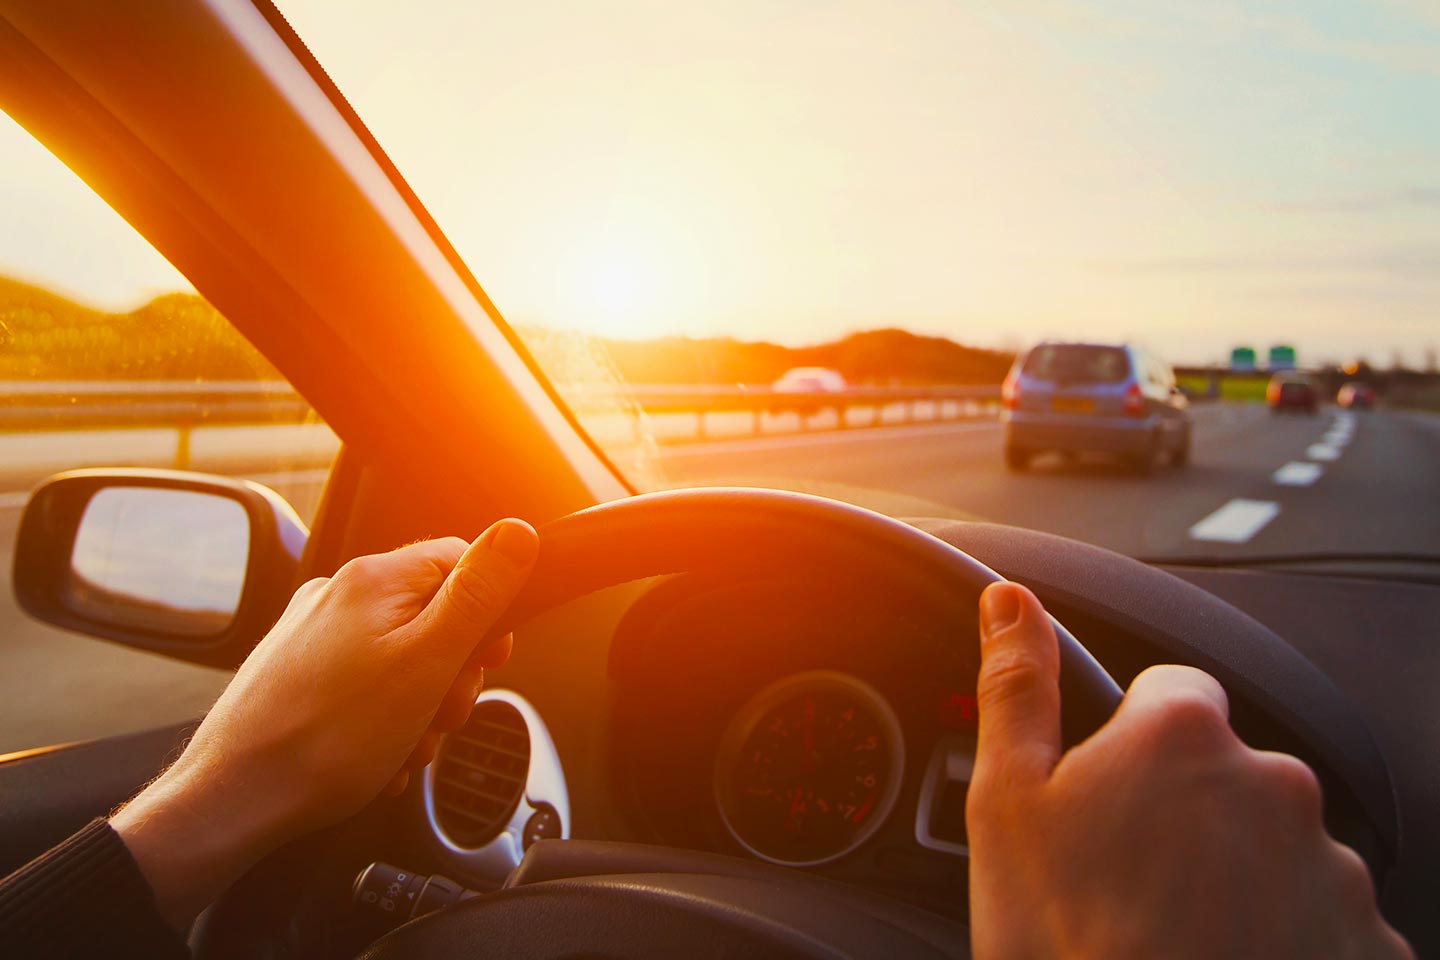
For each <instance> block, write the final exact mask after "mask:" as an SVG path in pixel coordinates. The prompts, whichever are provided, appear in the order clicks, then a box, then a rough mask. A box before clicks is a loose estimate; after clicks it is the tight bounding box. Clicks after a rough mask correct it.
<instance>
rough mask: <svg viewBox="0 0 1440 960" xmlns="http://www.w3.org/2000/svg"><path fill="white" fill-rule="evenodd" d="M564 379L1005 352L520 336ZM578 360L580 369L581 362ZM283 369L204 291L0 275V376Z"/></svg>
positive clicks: (913, 380)
mask: <svg viewBox="0 0 1440 960" xmlns="http://www.w3.org/2000/svg"><path fill="white" fill-rule="evenodd" d="M522 336H523V337H524V339H526V340H527V342H529V343H530V344H531V346H532V348H533V349H534V350H535V352H536V354H537V356H538V357H539V358H540V360H541V362H542V365H544V366H545V368H546V369H547V370H549V371H550V372H551V374H552V376H554V377H556V378H557V379H559V380H568V379H573V378H574V377H572V374H579V375H580V378H582V379H583V378H584V373H583V371H579V370H577V369H573V368H575V367H576V366H577V365H576V363H574V362H573V358H574V357H576V356H580V355H581V354H583V355H584V358H585V359H586V360H587V364H588V365H591V366H593V362H595V361H598V362H599V363H600V364H602V365H603V366H608V367H611V368H613V369H615V370H616V371H618V372H619V373H620V375H621V376H623V377H624V378H625V379H626V380H628V381H630V382H632V383H677V384H709V383H715V384H734V383H752V384H753V383H771V382H773V381H774V380H775V379H776V378H778V377H779V376H780V375H781V374H782V373H784V372H785V371H786V370H789V369H790V368H792V367H810V366H815V367H829V368H831V369H834V370H838V371H840V373H842V374H844V376H845V378H846V379H847V380H848V381H850V382H851V383H857V384H932V383H934V384H941V383H945V384H960V383H998V382H999V381H1000V380H1001V379H1002V378H1003V377H1004V375H1005V371H1006V369H1007V368H1008V367H1009V365H1010V361H1011V357H1010V355H1009V354H1004V353H997V352H994V351H989V350H977V349H974V348H971V347H965V346H962V345H960V344H958V343H955V342H954V341H952V340H947V339H944V338H942V337H922V336H917V335H915V334H912V333H907V332H906V331H904V330H896V329H887V330H869V331H865V332H863V333H855V334H851V335H850V336H847V337H844V338H842V339H840V340H835V341H832V342H830V343H822V344H817V345H814V346H808V347H784V346H779V345H777V344H773V343H764V342H755V343H751V342H745V341H740V340H733V339H708V340H692V339H689V338H687V337H664V338H660V339H656V340H645V341H631V340H610V341H593V340H590V339H589V338H584V337H581V336H579V335H577V334H565V333H557V332H555V331H541V330H530V331H522ZM581 366H585V365H581ZM278 377H279V374H278V373H277V372H276V371H275V369H274V368H273V367H272V366H271V365H270V363H269V362H268V361H267V360H265V358H264V357H262V356H261V355H260V353H259V352H258V351H257V350H255V348H254V347H252V346H251V345H250V343H249V342H248V341H247V340H245V338H244V337H242V336H241V335H240V334H239V332H238V331H236V330H235V329H234V328H233V327H232V326H230V324H229V323H228V322H227V321H226V320H225V318H224V317H222V316H221V315H220V313H219V312H218V311H217V310H216V309H215V308H214V307H212V306H210V304H209V303H207V302H206V301H205V300H204V299H203V298H202V297H199V296H196V295H195V294H188V293H172V294H167V295H165V296H162V297H157V298H156V299H154V300H151V301H150V302H149V303H147V304H145V305H144V306H142V307H139V308H138V309H136V310H132V311H129V312H126V313H105V312H102V311H99V310H94V309H91V308H90V307H86V306H83V305H81V304H78V303H75V302H74V301H72V300H69V299H67V298H65V297H63V296H61V295H59V294H56V293H54V292H52V291H49V290H45V289H43V288H41V287H37V286H33V285H31V284H26V283H22V282H20V281H17V280H12V279H7V278H5V277H0V380H132V379H133V380H176V379H180V380H190V379H201V380H265V379H271V378H278Z"/></svg>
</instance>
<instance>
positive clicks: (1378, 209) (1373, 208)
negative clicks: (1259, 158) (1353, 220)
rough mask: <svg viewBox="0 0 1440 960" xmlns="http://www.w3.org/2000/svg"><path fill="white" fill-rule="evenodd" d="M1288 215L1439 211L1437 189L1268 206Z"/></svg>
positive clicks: (1378, 192) (1298, 201) (1410, 189)
mask: <svg viewBox="0 0 1440 960" xmlns="http://www.w3.org/2000/svg"><path fill="white" fill-rule="evenodd" d="M1270 206H1271V207H1272V208H1273V209H1275V210H1283V211H1289V212H1292V213H1382V212H1387V211H1392V210H1436V209H1440V187H1407V188H1402V189H1399V190H1385V191H1377V192H1374V193H1367V194H1356V195H1354V196H1349V197H1332V198H1328V199H1319V200H1282V201H1278V202H1276V203H1272V204H1271V205H1270Z"/></svg>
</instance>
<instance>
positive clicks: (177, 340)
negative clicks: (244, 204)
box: [0, 277, 280, 380]
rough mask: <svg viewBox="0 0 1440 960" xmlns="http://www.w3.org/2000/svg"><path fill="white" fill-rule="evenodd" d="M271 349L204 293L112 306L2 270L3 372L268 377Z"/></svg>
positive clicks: (4, 375)
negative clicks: (264, 351) (86, 302)
mask: <svg viewBox="0 0 1440 960" xmlns="http://www.w3.org/2000/svg"><path fill="white" fill-rule="evenodd" d="M279 376H280V375H279V374H278V373H277V372H276V371H275V368H274V367H272V366H271V365H270V363H269V361H267V360H266V359H265V358H264V357H262V356H261V355H260V353H259V351H257V350H256V349H255V348H254V347H252V346H251V345H250V343H249V341H247V340H246V339H245V338H244V337H242V336H241V335H240V334H239V332H238V331H236V330H235V328H234V327H232V326H231V325H230V324H229V322H227V321H226V320H225V318H224V317H222V316H220V313H219V312H218V311H217V310H216V309H215V308H214V307H212V306H210V304H208V303H206V302H205V300H204V299H203V298H201V297H198V296H196V295H194V294H187V293H172V294H166V295H165V296H162V297H156V298H155V299H154V300H151V301H150V302H149V303H147V304H145V305H144V306H142V307H140V308H138V309H136V310H132V311H129V312H127V313H104V312H101V311H98V310H93V309H91V308H89V307H86V306H82V305H80V304H78V303H75V302H74V301H72V300H69V299H66V298H65V297H62V296H60V295H59V294H56V293H53V292H51V291H49V290H45V289H43V288H41V287H36V286H33V285H30V284H26V283H21V282H20V281H18V280H11V279H7V278H5V277H0V380H132V379H133V380H171V379H181V380H189V379H197V378H198V379H204V380H268V379H274V378H278V377H279Z"/></svg>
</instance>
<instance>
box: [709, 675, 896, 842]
mask: <svg viewBox="0 0 1440 960" xmlns="http://www.w3.org/2000/svg"><path fill="white" fill-rule="evenodd" d="M904 755H905V746H904V740H903V738H902V736H901V733H900V724H899V722H898V721H897V720H896V719H895V712H894V710H892V709H891V707H890V704H889V703H887V702H886V700H885V698H884V697H882V696H881V695H880V694H879V693H878V692H876V690H875V689H874V688H873V687H871V686H869V685H868V684H866V683H864V682H862V681H860V680H858V679H856V678H855V677H852V676H849V675H847V674H843V673H835V672H831V671H813V672H809V673H800V674H795V675H794V676H790V677H786V678H785V679H783V680H781V681H779V682H777V683H774V684H771V685H770V686H768V687H766V688H765V689H763V690H761V691H760V692H759V693H757V694H756V695H755V696H754V697H752V698H751V699H750V701H749V702H747V703H746V704H745V705H744V706H743V707H741V709H740V711H739V712H738V713H737V714H736V715H735V718H734V719H733V720H732V721H731V722H730V726H729V728H728V729H727V730H726V731H725V734H724V736H723V738H722V739H721V741H720V750H719V753H718V756H717V757H716V765H715V797H716V802H717V804H718V805H719V808H720V816H721V819H722V820H723V821H724V822H725V826H726V828H727V829H728V830H729V831H730V835H731V836H732V837H734V838H735V841H736V842H737V843H739V844H740V845H741V846H742V847H744V848H745V849H746V850H749V851H750V852H751V853H753V854H754V855H755V856H757V857H760V858H762V859H765V860H769V861H771V862H772V863H780V864H786V865H788V866H815V865H817V864H822V863H827V862H829V861H831V860H834V859H836V858H837V857H840V856H843V855H844V854H846V853H849V852H850V851H851V850H854V849H855V848H856V847H858V846H859V845H860V844H862V843H864V842H865V841H866V840H867V839H869V838H870V836H871V835H872V834H873V833H874V832H875V831H876V830H877V829H879V827H880V824H881V823H883V822H884V821H885V818H886V817H888V816H889V815H890V811H891V810H892V809H893V808H894V806H895V800H896V797H897V796H898V795H899V793H900V781H901V777H902V775H903V772H904Z"/></svg>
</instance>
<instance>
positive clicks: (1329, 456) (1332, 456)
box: [1305, 443, 1340, 463]
mask: <svg viewBox="0 0 1440 960" xmlns="http://www.w3.org/2000/svg"><path fill="white" fill-rule="evenodd" d="M1305 456H1307V457H1309V458H1310V459H1311V460H1324V461H1326V462H1327V463H1328V462H1330V461H1333V460H1339V459H1340V448H1339V447H1337V446H1335V445H1334V444H1333V443H1312V444H1310V449H1308V450H1306V451H1305Z"/></svg>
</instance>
